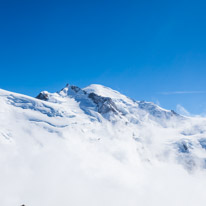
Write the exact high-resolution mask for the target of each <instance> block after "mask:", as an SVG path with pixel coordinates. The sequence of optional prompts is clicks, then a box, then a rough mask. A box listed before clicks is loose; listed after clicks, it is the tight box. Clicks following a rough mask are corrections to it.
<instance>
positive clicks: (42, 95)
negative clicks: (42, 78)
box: [36, 91, 49, 101]
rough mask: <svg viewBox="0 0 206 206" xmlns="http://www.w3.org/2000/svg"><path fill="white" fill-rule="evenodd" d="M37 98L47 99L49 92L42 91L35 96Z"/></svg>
mask: <svg viewBox="0 0 206 206" xmlns="http://www.w3.org/2000/svg"><path fill="white" fill-rule="evenodd" d="M36 98H37V99H41V100H44V101H48V100H49V94H48V92H46V91H44V92H40V93H39V94H38V95H37V96H36Z"/></svg>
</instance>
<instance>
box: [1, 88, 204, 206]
mask: <svg viewBox="0 0 206 206" xmlns="http://www.w3.org/2000/svg"><path fill="white" fill-rule="evenodd" d="M0 165H1V167H0V183H1V184H0V205H2V206H13V205H22V204H25V205H26V206H36V205H38V206H45V205H47V206H57V205H61V206H68V205H75V206H80V205H81V206H82V205H85V206H87V205H88V206H96V205H99V206H105V205H107V206H126V205H127V206H135V205H142V206H149V205H158V206H161V205H169V206H170V205H171V206H172V205H176V206H178V205H187V206H193V205H198V206H203V205H205V202H206V195H205V190H206V118H204V117H189V116H183V115H180V114H177V113H176V112H175V111H173V110H166V109H163V108H161V107H159V106H158V105H156V104H154V103H152V102H146V101H136V100H133V99H131V98H129V97H127V96H125V95H123V94H121V93H119V92H118V91H115V90H113V89H111V88H108V87H105V86H102V85H97V84H92V85H90V86H88V87H86V88H83V89H81V88H79V87H77V86H74V85H69V84H67V85H66V86H65V87H64V88H63V89H61V90H60V91H57V92H55V93H50V92H48V91H42V92H40V93H39V94H38V95H37V96H36V97H35V98H33V97H29V96H26V95H23V94H17V93H14V92H9V91H5V90H3V89H0Z"/></svg>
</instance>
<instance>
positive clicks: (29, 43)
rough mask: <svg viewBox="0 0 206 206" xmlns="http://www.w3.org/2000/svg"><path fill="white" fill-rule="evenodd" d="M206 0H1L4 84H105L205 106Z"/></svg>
mask: <svg viewBox="0 0 206 206" xmlns="http://www.w3.org/2000/svg"><path fill="white" fill-rule="evenodd" d="M205 11H206V3H205V1H198V0H195V1H192V0H187V1H181V0H179V1H175V0H173V1H166V0H164V1H158V0H155V1H154V0H153V1H149V0H142V1H138V0H136V1H129V0H127V1H121V0H118V1H112V0H108V1H107V0H105V1H102V0H96V1H89V0H88V1H78V0H75V1H69V0H68V1H61V0H58V1H52V0H49V1H45V0H41V1H38V0H35V1H32V0H29V1H28V0H25V1H22V0H18V1H16V0H15V1H11V0H0V72H1V73H0V88H2V89H6V90H10V91H15V92H19V93H24V94H28V95H31V96H35V95H37V94H38V93H39V92H40V91H42V90H48V91H51V92H53V91H56V90H59V89H61V88H62V87H63V86H64V85H65V84H66V83H67V82H68V83H70V84H74V85H77V86H80V87H85V86H87V85H89V84H92V83H98V84H103V85H106V86H109V87H112V88H113V89H116V90H119V91H120V92H122V93H124V94H126V95H128V96H130V97H132V98H134V99H137V100H147V101H153V102H155V103H159V104H160V105H161V106H162V107H164V108H167V109H176V105H178V104H180V105H182V106H183V107H185V108H186V109H187V110H188V111H189V112H191V113H193V114H203V113H206V12H205Z"/></svg>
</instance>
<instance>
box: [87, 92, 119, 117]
mask: <svg viewBox="0 0 206 206" xmlns="http://www.w3.org/2000/svg"><path fill="white" fill-rule="evenodd" d="M88 97H89V98H90V99H92V101H93V102H94V103H95V104H96V105H97V107H98V112H99V113H101V114H105V113H108V112H114V113H115V114H117V111H118V109H117V106H116V105H115V103H114V102H113V101H112V99H111V98H109V97H101V96H99V95H97V94H95V93H93V92H92V93H90V94H89V95H88Z"/></svg>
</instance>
